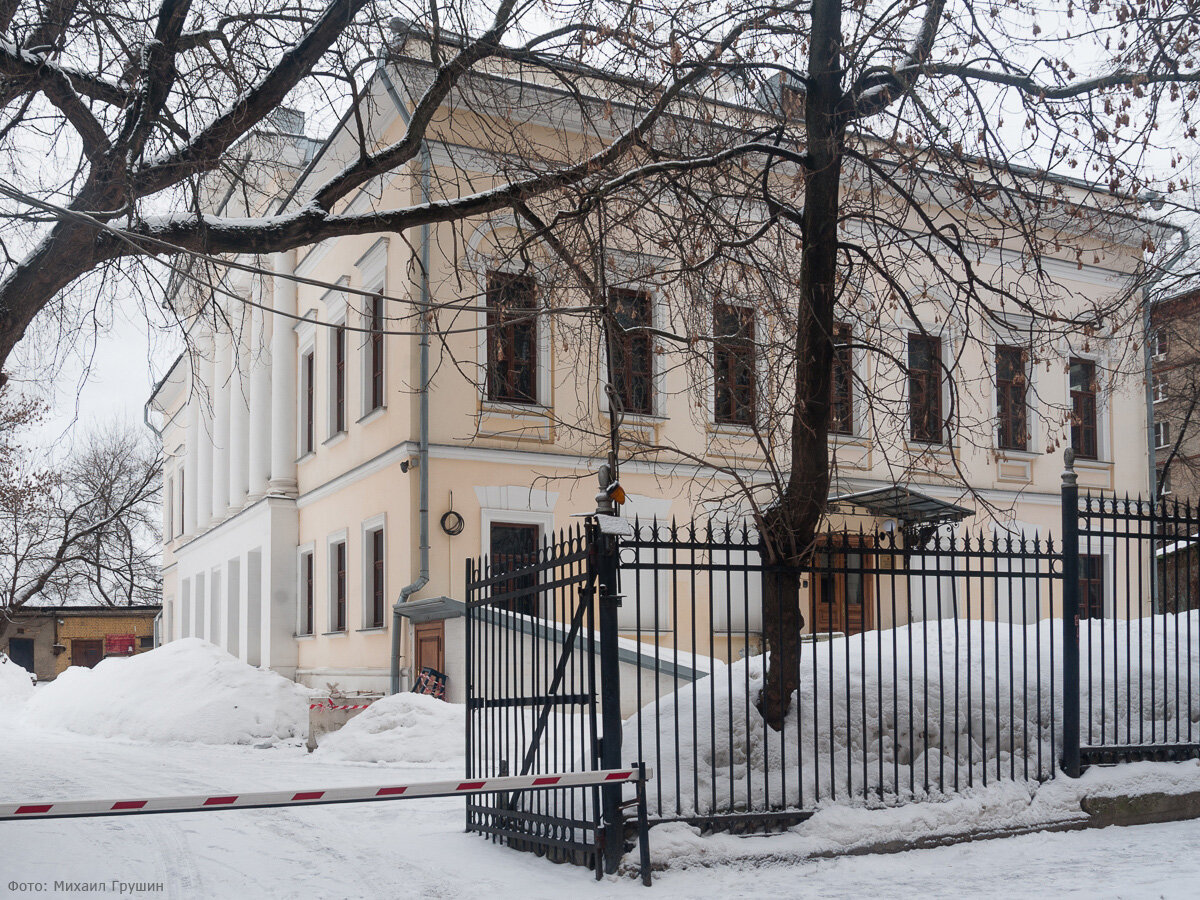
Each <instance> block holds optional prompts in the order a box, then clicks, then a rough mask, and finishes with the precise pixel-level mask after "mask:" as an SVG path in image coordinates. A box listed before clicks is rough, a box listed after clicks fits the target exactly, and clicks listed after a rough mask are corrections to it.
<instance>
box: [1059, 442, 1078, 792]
mask: <svg viewBox="0 0 1200 900" xmlns="http://www.w3.org/2000/svg"><path fill="white" fill-rule="evenodd" d="M1063 462H1064V463H1065V468H1064V469H1063V473H1062V563H1063V629H1062V666H1063V677H1062V690H1063V704H1062V722H1063V742H1062V768H1063V771H1064V772H1065V773H1066V774H1067V775H1069V776H1070V777H1071V778H1078V777H1079V774H1080V765H1079V484H1078V478H1079V477H1078V476H1077V475H1076V474H1075V451H1074V450H1072V449H1070V448H1067V449H1066V450H1065V451H1063Z"/></svg>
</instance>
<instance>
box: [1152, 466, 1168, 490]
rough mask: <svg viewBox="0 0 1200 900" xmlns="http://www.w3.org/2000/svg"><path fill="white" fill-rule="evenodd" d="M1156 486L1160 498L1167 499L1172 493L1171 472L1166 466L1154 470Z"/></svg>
mask: <svg viewBox="0 0 1200 900" xmlns="http://www.w3.org/2000/svg"><path fill="white" fill-rule="evenodd" d="M1154 484H1155V487H1156V490H1157V492H1158V496H1160V497H1165V496H1167V495H1168V494H1169V493H1171V472H1170V470H1169V469H1168V468H1167V467H1166V466H1158V467H1156V468H1155V470H1154Z"/></svg>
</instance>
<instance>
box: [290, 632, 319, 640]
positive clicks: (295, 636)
mask: <svg viewBox="0 0 1200 900" xmlns="http://www.w3.org/2000/svg"><path fill="white" fill-rule="evenodd" d="M315 637H316V635H315V634H293V635H292V639H293V640H296V641H311V640H312V639H313V638H315Z"/></svg>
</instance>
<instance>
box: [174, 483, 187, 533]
mask: <svg viewBox="0 0 1200 900" xmlns="http://www.w3.org/2000/svg"><path fill="white" fill-rule="evenodd" d="M186 476H187V470H186V469H180V470H179V528H178V529H177V530H176V532H175V533H176V534H183V523H184V522H186V521H187V518H186V513H187V509H186V507H185V506H184V498H186V497H187V491H186V490H185V488H186V487H187V485H186Z"/></svg>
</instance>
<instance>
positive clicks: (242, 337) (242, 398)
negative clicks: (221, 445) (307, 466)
mask: <svg viewBox="0 0 1200 900" xmlns="http://www.w3.org/2000/svg"><path fill="white" fill-rule="evenodd" d="M230 318H231V319H232V320H233V323H234V325H233V327H234V328H235V329H236V333H235V334H234V335H233V342H232V349H233V354H232V359H231V360H230V365H231V372H232V374H231V375H230V378H229V511H230V513H234V512H237V511H238V510H240V509H241V508H242V507H243V506H245V505H246V495H247V494H249V493H250V406H249V402H250V376H249V365H250V317H249V315H248V313H246V312H245V309H244V308H243V310H242V314H241V315H237V314H233V315H231V317H230Z"/></svg>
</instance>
